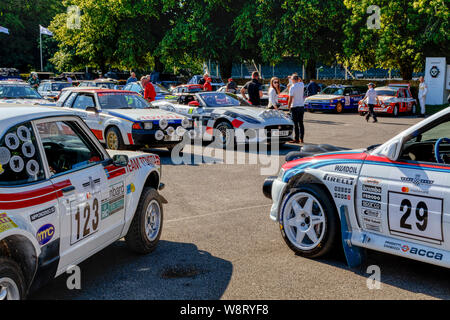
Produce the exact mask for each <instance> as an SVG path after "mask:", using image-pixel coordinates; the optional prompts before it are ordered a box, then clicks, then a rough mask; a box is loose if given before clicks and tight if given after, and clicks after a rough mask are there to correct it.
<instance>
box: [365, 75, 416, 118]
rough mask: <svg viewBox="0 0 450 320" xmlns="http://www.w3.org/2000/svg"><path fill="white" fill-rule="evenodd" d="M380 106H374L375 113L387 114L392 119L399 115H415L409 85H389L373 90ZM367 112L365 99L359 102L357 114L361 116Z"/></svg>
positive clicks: (414, 104) (414, 102)
mask: <svg viewBox="0 0 450 320" xmlns="http://www.w3.org/2000/svg"><path fill="white" fill-rule="evenodd" d="M375 91H376V92H377V94H378V99H379V100H380V104H377V105H375V108H374V111H375V112H376V113H388V114H391V115H393V116H394V117H396V116H398V115H399V113H404V114H407V113H411V114H415V113H416V105H417V101H416V99H414V98H413V96H412V94H411V90H410V86H409V84H397V83H396V84H389V85H387V86H385V87H379V88H375ZM368 111H369V106H368V105H367V98H364V99H362V100H361V101H359V104H358V112H359V114H360V115H361V116H363V115H365V114H366V113H367V112H368Z"/></svg>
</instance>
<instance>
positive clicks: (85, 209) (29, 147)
mask: <svg viewBox="0 0 450 320" xmlns="http://www.w3.org/2000/svg"><path fill="white" fill-rule="evenodd" d="M0 111H1V112H0V299H21V298H24V297H26V295H27V293H28V292H30V291H32V290H35V289H37V288H39V287H40V286H42V285H43V284H44V283H45V282H46V281H48V280H50V279H52V278H54V277H56V276H58V275H60V274H62V273H64V272H66V270H67V268H69V267H70V266H72V265H76V264H78V263H80V262H82V261H83V260H85V259H86V258H88V257H90V256H92V255H93V254H95V253H96V252H98V251H100V250H101V249H103V248H105V247H106V246H108V245H109V244H111V243H112V242H114V241H116V240H118V239H120V238H122V237H125V240H126V243H127V244H128V246H129V248H130V249H131V250H133V251H135V252H138V253H149V252H151V251H153V250H154V249H155V247H156V245H157V243H158V241H159V238H160V236H161V230H162V223H163V208H162V203H164V202H166V201H165V200H164V199H163V198H162V196H160V195H159V193H158V190H160V189H162V187H163V184H162V183H160V177H161V164H160V159H159V157H158V156H157V155H154V154H149V153H136V152H127V154H116V155H114V156H113V157H112V158H111V156H110V155H109V154H108V153H107V152H106V151H105V149H103V147H102V145H101V144H100V143H99V142H98V140H97V139H96V137H95V136H94V134H93V133H92V132H91V131H90V130H89V128H88V127H87V126H86V124H85V123H84V122H83V121H82V120H81V119H80V118H79V117H77V116H74V115H73V113H72V112H68V111H64V110H61V109H60V108H59V109H58V108H44V107H26V106H20V105H15V106H14V107H11V106H7V107H5V106H0Z"/></svg>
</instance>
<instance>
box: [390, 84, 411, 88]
mask: <svg viewBox="0 0 450 320" xmlns="http://www.w3.org/2000/svg"><path fill="white" fill-rule="evenodd" d="M410 86H411V85H410V84H409V83H389V84H388V87H398V88H409V87H410Z"/></svg>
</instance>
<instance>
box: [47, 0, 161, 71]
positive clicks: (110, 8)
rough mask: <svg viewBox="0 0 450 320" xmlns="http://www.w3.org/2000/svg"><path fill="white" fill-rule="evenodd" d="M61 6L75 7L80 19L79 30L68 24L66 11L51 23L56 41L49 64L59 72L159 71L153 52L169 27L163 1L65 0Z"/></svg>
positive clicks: (157, 61)
mask: <svg viewBox="0 0 450 320" xmlns="http://www.w3.org/2000/svg"><path fill="white" fill-rule="evenodd" d="M64 5H65V6H69V5H76V6H78V8H79V9H80V13H81V17H80V25H79V28H77V27H75V28H74V27H72V26H70V25H68V24H67V19H68V18H70V17H69V16H68V14H67V12H65V13H61V14H59V15H57V16H56V17H55V18H54V19H53V21H52V24H51V27H50V29H51V30H52V31H54V34H55V38H56V39H57V40H58V41H59V50H58V52H57V53H56V54H55V56H54V58H53V60H52V61H53V62H54V63H55V64H56V66H57V67H58V69H60V70H63V69H68V68H69V69H80V68H84V66H90V67H95V68H99V69H100V70H102V71H105V70H106V68H107V66H109V67H116V68H121V69H134V68H150V67H154V66H156V67H157V69H158V66H159V65H160V64H159V60H158V57H156V56H154V55H152V53H153V52H154V51H155V49H156V47H157V46H158V44H159V42H160V41H161V39H162V37H163V36H164V34H165V31H166V30H167V28H168V25H167V22H166V21H167V19H165V18H164V19H163V15H162V13H161V12H162V10H161V7H162V1H160V0H142V1H135V0H122V1H116V0H66V1H64Z"/></svg>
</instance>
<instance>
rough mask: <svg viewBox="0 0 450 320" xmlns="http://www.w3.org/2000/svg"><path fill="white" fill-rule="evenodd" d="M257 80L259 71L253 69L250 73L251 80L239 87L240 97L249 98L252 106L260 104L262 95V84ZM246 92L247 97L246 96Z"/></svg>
mask: <svg viewBox="0 0 450 320" xmlns="http://www.w3.org/2000/svg"><path fill="white" fill-rule="evenodd" d="M258 80H259V73H258V71H254V72H253V73H252V80H251V81H249V82H247V83H246V84H245V86H243V87H242V89H241V94H242V97H243V98H244V99H245V100H250V103H251V104H252V105H254V106H260V105H261V98H262V96H263V92H262V84H261V83H260V82H259V81H258ZM246 92H248V97H249V98H248V99H247V96H246Z"/></svg>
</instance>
